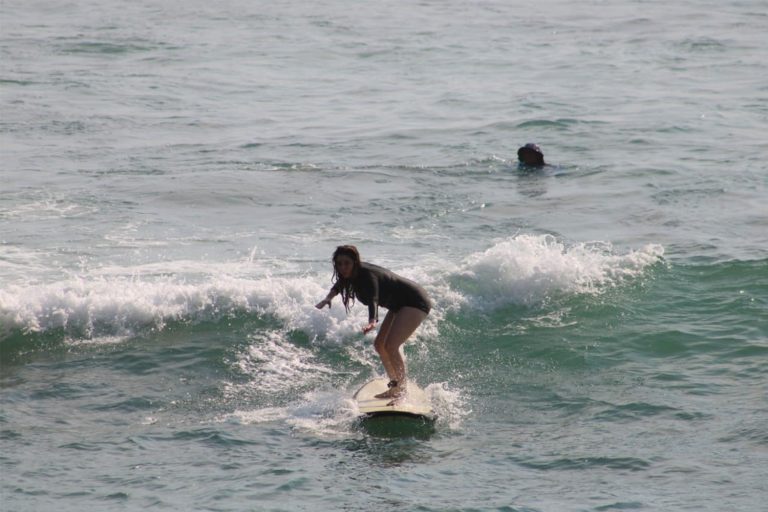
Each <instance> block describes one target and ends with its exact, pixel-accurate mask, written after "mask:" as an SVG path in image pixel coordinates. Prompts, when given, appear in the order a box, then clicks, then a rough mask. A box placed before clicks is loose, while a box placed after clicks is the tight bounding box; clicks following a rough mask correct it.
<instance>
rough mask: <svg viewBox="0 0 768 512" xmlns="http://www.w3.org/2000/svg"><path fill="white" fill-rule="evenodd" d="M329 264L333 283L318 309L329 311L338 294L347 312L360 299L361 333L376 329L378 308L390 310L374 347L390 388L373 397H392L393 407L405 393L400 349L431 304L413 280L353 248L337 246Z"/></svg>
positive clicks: (403, 362)
mask: <svg viewBox="0 0 768 512" xmlns="http://www.w3.org/2000/svg"><path fill="white" fill-rule="evenodd" d="M331 261H332V262H333V279H334V284H333V286H332V287H331V290H330V291H329V292H328V295H327V296H326V297H325V298H324V299H323V300H321V301H320V302H318V303H317V304H316V305H315V307H316V308H317V309H323V308H324V307H325V306H328V307H329V308H330V307H331V299H333V298H334V297H335V296H336V295H339V294H341V300H342V302H343V303H344V307H345V308H346V309H347V312H349V308H350V307H351V306H352V305H353V304H354V302H355V299H357V300H359V301H360V302H362V303H363V304H365V305H366V306H368V325H366V326H365V327H363V333H368V332H370V331H372V330H373V329H375V328H376V323H377V322H378V321H379V313H378V307H379V306H382V307H384V308H387V309H388V310H389V311H387V315H386V316H385V317H384V321H383V322H382V323H381V326H380V327H379V332H378V334H377V335H376V339H375V340H374V342H373V346H374V348H375V349H376V352H377V353H378V354H379V357H380V358H381V362H382V364H383V365H384V369H385V370H386V372H387V375H388V376H389V384H387V387H388V388H389V389H388V390H387V391H385V392H384V393H381V394H379V395H376V398H394V399H395V400H393V401H392V402H390V405H391V404H394V403H395V402H396V401H397V399H398V398H399V397H401V396H403V395H404V394H405V391H406V375H405V361H404V360H403V356H402V354H401V353H400V347H401V346H402V345H403V344H404V343H405V342H406V340H407V339H408V338H409V337H410V336H411V334H413V333H414V331H415V330H416V329H417V328H418V327H419V325H421V323H422V322H423V321H424V319H425V318H427V315H428V314H429V311H430V309H431V308H432V302H431V301H430V300H429V296H427V292H426V291H424V289H423V288H422V287H421V286H419V285H418V284H416V283H414V282H413V281H411V280H409V279H406V278H404V277H401V276H398V275H397V274H395V273H394V272H392V271H390V270H387V269H385V268H382V267H379V266H378V265H373V264H372V263H365V262H363V261H361V259H360V253H359V252H358V251H357V248H356V247H355V246H354V245H341V246H339V247H337V248H336V251H335V252H334V253H333V257H332V258H331Z"/></svg>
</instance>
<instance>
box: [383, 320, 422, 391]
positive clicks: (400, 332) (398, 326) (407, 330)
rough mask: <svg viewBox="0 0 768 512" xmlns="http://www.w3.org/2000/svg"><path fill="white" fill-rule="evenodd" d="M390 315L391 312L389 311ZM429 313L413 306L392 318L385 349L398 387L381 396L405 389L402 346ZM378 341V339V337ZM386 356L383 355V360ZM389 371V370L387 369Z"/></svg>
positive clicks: (391, 377)
mask: <svg viewBox="0 0 768 512" xmlns="http://www.w3.org/2000/svg"><path fill="white" fill-rule="evenodd" d="M387 315H389V313H387ZM426 317H427V314H426V313H425V312H424V311H422V310H420V309H418V308H412V307H407V306H406V307H403V308H401V309H400V310H399V311H398V312H397V314H396V315H394V318H393V320H392V323H391V325H390V326H389V328H388V330H387V333H386V337H385V339H384V350H383V352H385V353H386V357H387V359H388V361H389V363H390V364H391V365H392V373H393V374H394V375H390V379H392V380H396V381H397V384H398V385H397V388H393V389H391V390H390V391H391V392H388V393H382V394H381V396H380V397H381V398H387V397H390V396H392V397H394V396H398V395H399V394H401V393H402V391H403V390H404V389H405V383H406V372H405V360H404V359H403V355H402V353H401V352H400V347H401V346H402V345H403V343H405V342H406V340H407V339H408V338H409V337H410V336H411V334H413V333H414V331H415V330H416V329H417V328H418V327H419V325H421V323H422V322H423V321H424V319H425V318H426ZM377 341H378V339H377ZM383 360H384V356H382V361H383ZM387 373H389V370H387Z"/></svg>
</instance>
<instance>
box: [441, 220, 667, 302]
mask: <svg viewBox="0 0 768 512" xmlns="http://www.w3.org/2000/svg"><path fill="white" fill-rule="evenodd" d="M663 254H664V251H663V248H662V247H661V246H658V245H647V246H646V247H644V248H642V249H640V250H637V251H630V252H628V253H626V254H615V253H614V251H613V248H612V246H611V245H610V244H606V243H591V244H585V243H580V244H574V245H572V246H566V245H565V244H564V243H563V242H561V241H559V240H557V239H556V238H555V237H553V236H551V235H518V236H515V237H513V238H509V239H505V240H500V241H497V242H496V243H495V244H494V245H493V246H491V247H490V248H489V249H487V250H485V251H481V252H477V253H474V254H472V255H470V256H469V257H467V258H466V259H465V260H464V261H463V262H462V263H461V265H460V266H459V267H458V268H457V270H456V271H455V273H454V275H453V277H452V280H453V281H454V282H455V283H456V284H457V286H458V287H459V288H461V289H462V291H463V293H464V297H465V298H466V299H467V301H468V302H470V303H472V304H474V305H476V306H479V307H481V308H495V307H498V306H500V305H504V304H526V305H530V304H533V303H537V302H541V301H543V300H544V299H546V298H548V297H551V296H553V295H562V294H596V293H600V292H601V291H602V290H604V289H606V288H609V287H613V286H615V285H618V284H620V283H622V282H625V281H627V280H628V279H632V278H634V277H637V276H639V275H640V274H641V273H642V272H643V271H644V270H645V269H646V268H647V267H648V266H650V265H653V264H654V263H656V262H658V261H659V260H660V258H661V257H662V256H663Z"/></svg>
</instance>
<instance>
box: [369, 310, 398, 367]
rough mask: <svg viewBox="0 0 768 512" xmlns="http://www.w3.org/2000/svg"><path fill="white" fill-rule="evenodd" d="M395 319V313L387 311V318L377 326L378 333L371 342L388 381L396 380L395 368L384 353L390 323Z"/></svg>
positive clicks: (387, 354)
mask: <svg viewBox="0 0 768 512" xmlns="http://www.w3.org/2000/svg"><path fill="white" fill-rule="evenodd" d="M394 318H395V313H393V312H392V311H387V316H385V317H384V321H382V322H381V326H379V332H378V334H376V339H375V340H374V341H373V348H374V349H376V353H377V354H379V357H380V358H381V363H382V364H383V365H384V370H385V371H386V372H387V376H388V377H389V380H396V379H397V377H395V367H394V366H393V365H392V361H390V359H389V353H388V352H387V351H386V349H385V347H386V341H387V335H388V333H389V329H390V327H391V326H392V321H393V320H394Z"/></svg>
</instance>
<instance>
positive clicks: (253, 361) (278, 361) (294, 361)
mask: <svg viewBox="0 0 768 512" xmlns="http://www.w3.org/2000/svg"><path fill="white" fill-rule="evenodd" d="M249 341H250V344H249V345H248V346H247V347H246V348H245V349H243V350H242V351H241V352H240V353H239V354H238V356H237V360H236V361H235V362H234V366H235V367H236V368H237V369H238V371H239V372H240V373H242V374H243V375H245V376H247V377H248V378H249V381H248V382H247V383H246V384H239V385H235V384H232V385H229V386H228V387H227V394H228V395H230V396H242V395H244V394H249V392H251V391H254V392H257V393H262V394H268V395H272V396H274V395H279V394H283V393H286V392H289V391H291V390H294V389H298V388H301V387H302V386H305V385H307V384H308V383H312V382H318V381H321V380H322V377H323V376H327V375H333V374H334V373H336V372H335V371H334V370H333V368H330V367H328V366H326V365H323V364H321V363H319V362H318V361H317V360H316V358H315V355H314V353H312V351H310V350H308V349H306V348H302V347H299V346H296V345H295V344H293V343H291V342H290V341H289V340H287V339H286V337H285V333H283V332H281V331H267V332H259V333H255V334H253V335H251V339H250V340H249Z"/></svg>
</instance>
